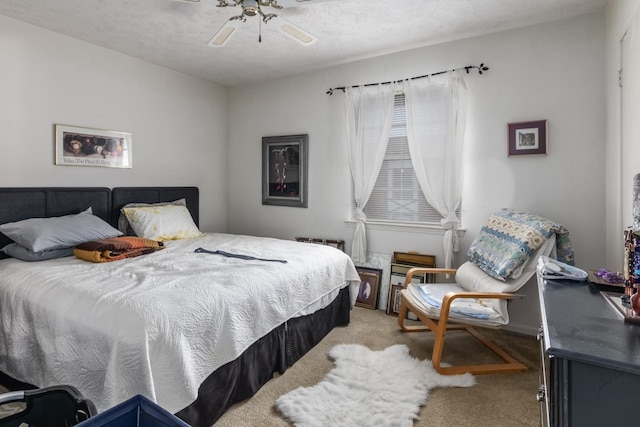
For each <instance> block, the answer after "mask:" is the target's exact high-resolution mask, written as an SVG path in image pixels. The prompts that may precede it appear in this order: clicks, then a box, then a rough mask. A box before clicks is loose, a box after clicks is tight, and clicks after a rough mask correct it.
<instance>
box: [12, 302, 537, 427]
mask: <svg viewBox="0 0 640 427" xmlns="http://www.w3.org/2000/svg"><path fill="white" fill-rule="evenodd" d="M487 335H488V336H490V337H491V338H493V339H494V340H495V341H496V342H497V343H499V344H502V345H503V346H504V347H505V348H507V349H510V351H511V353H512V354H513V355H514V356H516V358H518V359H519V360H520V361H522V362H524V363H525V364H526V365H527V366H528V367H529V370H528V371H526V372H524V373H518V374H491V375H477V376H476V380H477V384H476V385H475V386H473V387H470V388H441V389H438V388H436V389H433V390H432V391H431V392H430V394H429V399H428V401H427V403H426V405H425V406H423V407H422V410H421V412H420V420H419V421H417V422H416V423H415V424H414V426H415V427H427V426H429V427H438V426H442V427H451V426H454V427H465V426H469V427H472V426H473V427H478V426H491V427H502V426H504V427H512V426H519V427H526V426H539V425H540V412H539V411H540V404H539V403H538V402H537V401H536V399H535V396H536V393H537V390H538V384H539V381H538V367H539V362H538V342H537V341H536V339H535V337H530V336H523V335H519V334H513V333H509V332H506V331H492V330H490V331H488V332H487ZM341 343H354V344H362V345H365V346H367V347H369V348H370V349H372V350H382V349H384V348H386V347H388V346H390V345H393V344H406V345H407V346H408V347H409V348H410V350H411V355H412V356H414V357H418V358H421V359H423V358H430V357H431V351H432V349H433V347H432V344H433V337H432V335H431V333H430V332H415V333H403V332H401V331H400V329H399V327H398V324H397V319H396V318H395V317H393V316H388V315H386V314H385V313H384V312H383V311H381V310H369V309H366V308H361V307H356V308H355V309H354V310H353V312H352V317H351V324H350V325H349V326H347V327H340V328H336V329H334V330H333V331H332V332H331V333H330V334H329V335H328V336H327V337H326V338H325V339H324V340H322V342H320V343H319V344H318V345H317V346H316V347H315V348H313V349H312V350H311V351H310V352H309V353H307V354H306V355H305V356H304V357H303V358H302V359H300V360H299V361H298V362H297V363H296V364H295V365H294V366H292V367H291V368H289V369H288V370H287V371H286V372H285V373H284V374H283V375H281V376H278V377H276V378H274V379H272V380H271V381H269V382H268V383H267V384H266V385H264V386H263V387H262V388H261V389H260V390H259V391H258V393H257V394H256V395H255V396H254V397H253V398H251V399H249V400H247V401H245V402H242V403H240V404H237V405H235V406H234V407H232V408H230V409H229V410H228V411H227V412H226V413H225V414H224V415H223V416H222V418H220V420H218V422H217V423H216V424H215V427H238V426H263V427H271V426H272V427H287V426H289V425H290V424H289V423H288V422H287V421H286V420H284V419H283V418H282V417H281V416H280V415H279V414H278V413H277V412H276V411H275V409H274V407H273V404H274V402H275V401H276V399H277V398H278V397H280V396H281V395H283V394H285V393H287V392H289V391H291V390H293V389H295V388H297V387H301V386H302V387H306V386H311V385H314V384H316V383H318V382H320V381H321V380H322V379H323V378H324V376H325V375H326V374H327V373H328V372H329V371H330V370H331V369H332V368H333V363H332V361H331V360H330V359H329V358H328V357H327V352H328V351H329V350H330V349H331V348H332V347H333V346H334V345H336V344H341ZM469 360H478V361H480V362H482V361H487V362H490V361H494V360H495V361H498V359H497V357H496V356H495V355H493V353H491V351H489V350H487V349H485V347H484V346H482V345H481V344H479V343H478V342H477V341H476V340H475V338H473V337H471V336H469V335H468V334H467V333H466V332H450V333H449V334H447V343H446V344H445V352H444V355H443V361H445V362H449V363H452V364H456V362H458V361H469ZM2 391H3V389H2V387H1V386H0V392H2Z"/></svg>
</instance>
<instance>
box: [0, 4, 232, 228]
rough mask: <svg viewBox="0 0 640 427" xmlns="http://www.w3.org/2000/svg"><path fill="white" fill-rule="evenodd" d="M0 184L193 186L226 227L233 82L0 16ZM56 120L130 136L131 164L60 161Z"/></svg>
mask: <svg viewBox="0 0 640 427" xmlns="http://www.w3.org/2000/svg"><path fill="white" fill-rule="evenodd" d="M0 58H1V59H0V101H1V102H0V129H1V131H0V148H1V152H2V156H0V170H1V171H2V174H1V175H0V186H3V187H8V186H16V187H28V186H34V187H39V186H103V187H116V186H163V185H195V186H198V187H200V191H201V193H200V194H201V215H200V222H201V227H202V228H203V229H205V230H217V231H225V230H226V219H227V218H226V215H227V206H226V202H225V198H226V190H227V179H226V88H224V87H222V86H218V85H215V84H212V83H208V82H205V81H203V80H199V79H195V78H192V77H188V76H186V75H184V74H181V73H177V72H175V71H171V70H168V69H166V68H162V67H158V66H155V65H151V64H149V63H146V62H143V61H140V60H136V59H133V58H131V57H128V56H124V55H121V54H118V53H115V52H113V51H109V50H106V49H102V48H100V47H97V46H95V45H91V44H88V43H84V42H81V41H78V40H75V39H72V38H69V37H66V36H62V35H59V34H56V33H53V32H50V31H47V30H44V29H41V28H38V27H34V26H31V25H27V24H24V23H22V22H19V21H16V20H12V19H8V18H5V17H2V16H0ZM54 123H61V124H68V125H73V126H83V127H91V128H97V129H109V130H116V131H125V132H131V133H132V134H133V135H132V138H133V147H132V148H133V168H132V169H112V168H101V167H78V166H55V165H54V135H53V125H54Z"/></svg>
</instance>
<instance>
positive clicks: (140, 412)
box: [77, 395, 190, 427]
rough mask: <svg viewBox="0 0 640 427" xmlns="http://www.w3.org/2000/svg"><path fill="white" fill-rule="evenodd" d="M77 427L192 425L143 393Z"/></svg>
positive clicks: (172, 426)
mask: <svg viewBox="0 0 640 427" xmlns="http://www.w3.org/2000/svg"><path fill="white" fill-rule="evenodd" d="M77 427H190V426H189V424H187V423H185V422H184V421H182V420H181V419H180V418H178V417H176V416H175V415H173V414H172V413H170V412H169V411H167V410H166V409H163V408H162V407H160V406H158V405H157V404H156V403H154V402H152V401H150V400H149V399H147V398H146V397H144V396H142V395H137V396H133V397H132V398H131V399H129V400H126V401H124V402H122V403H120V404H118V405H116V406H114V407H113V408H110V409H107V410H106V411H104V412H101V413H99V414H98V415H95V416H93V417H91V418H89V419H88V420H86V421H83V422H81V423H80V424H77Z"/></svg>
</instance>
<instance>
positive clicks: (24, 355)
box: [0, 234, 360, 412]
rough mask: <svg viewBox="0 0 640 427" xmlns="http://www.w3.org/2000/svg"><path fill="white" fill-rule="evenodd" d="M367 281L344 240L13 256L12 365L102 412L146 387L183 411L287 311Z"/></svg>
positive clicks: (0, 300) (8, 368)
mask: <svg viewBox="0 0 640 427" xmlns="http://www.w3.org/2000/svg"><path fill="white" fill-rule="evenodd" d="M198 247H202V248H204V249H208V250H212V251H215V250H223V251H226V252H231V253H238V254H245V255H250V256H254V257H258V258H273V259H283V260H287V263H286V264H285V263H279V262H266V261H255V260H242V259H236V258H227V257H223V256H220V255H212V254H207V253H194V250H195V249H196V248H198ZM359 283H360V278H359V276H358V273H357V271H356V269H355V267H354V266H353V263H352V262H351V259H350V258H349V257H348V256H347V255H346V254H344V253H343V252H341V251H339V250H337V249H335V248H333V247H329V246H322V245H314V244H309V243H298V242H294V241H286V240H277V239H270V238H257V237H248V236H237V235H228V234H207V235H205V236H204V237H201V238H196V239H186V240H181V241H173V242H167V247H166V249H164V250H161V251H159V252H156V253H153V254H149V255H144V256H141V257H137V258H130V259H126V260H122V261H115V262H109V263H101V264H94V263H90V262H86V261H82V260H79V259H76V258H74V257H69V258H62V259H57V260H50V261H42V262H33V263H25V262H22V261H18V260H14V259H7V260H2V261H0V322H1V324H0V370H1V371H3V372H6V373H7V374H9V375H11V376H13V377H15V378H17V379H19V380H22V381H25V382H28V383H31V384H34V385H37V386H39V387H45V386H49V385H54V384H72V385H74V386H76V387H78V388H79V389H80V391H81V393H82V394H83V395H84V396H85V397H87V398H89V399H91V400H92V401H93V402H94V403H95V404H96V406H97V407H98V410H99V411H103V410H105V409H107V408H110V407H112V406H113V405H115V404H117V403H119V402H121V401H124V400H126V399H127V398H129V397H131V396H133V395H135V394H142V395H145V396H146V397H148V398H150V399H152V400H154V401H156V402H158V404H159V405H160V406H162V407H164V408H165V409H167V410H169V411H170V412H177V411H179V410H181V409H183V408H184V407H186V406H188V405H189V404H190V403H192V402H193V401H194V400H195V398H196V396H197V392H198V386H199V385H200V384H201V382H202V381H203V380H204V379H205V378H206V377H207V376H208V375H209V374H211V373H212V372H213V371H214V370H215V369H216V368H218V367H220V366H222V365H224V364H225V363H227V362H229V361H231V360H234V359H235V358H236V357H238V356H239V355H240V354H241V353H242V352H243V351H244V350H245V349H247V347H249V346H250V345H251V344H252V343H253V342H254V341H256V340H257V339H259V338H260V337H262V336H264V335H265V334H267V333H268V332H269V331H271V330H272V329H274V328H275V327H276V326H277V325H279V324H281V323H283V322H284V321H285V320H287V319H289V318H291V317H296V316H301V315H304V314H308V313H310V312H312V311H315V310H317V309H319V308H321V307H324V306H326V305H328V304H329V302H331V301H332V300H333V298H334V297H335V296H336V295H337V293H338V292H339V290H340V289H341V288H343V287H344V286H347V285H351V286H352V289H351V295H352V304H353V302H355V298H356V295H357V289H358V286H359Z"/></svg>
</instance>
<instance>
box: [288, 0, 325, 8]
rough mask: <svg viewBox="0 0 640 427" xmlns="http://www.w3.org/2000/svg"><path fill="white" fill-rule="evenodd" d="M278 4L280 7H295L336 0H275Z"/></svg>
mask: <svg viewBox="0 0 640 427" xmlns="http://www.w3.org/2000/svg"><path fill="white" fill-rule="evenodd" d="M277 1H278V4H279V5H280V6H282V7H296V6H302V5H305V4H314V3H324V2H327V1H336V0H277Z"/></svg>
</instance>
